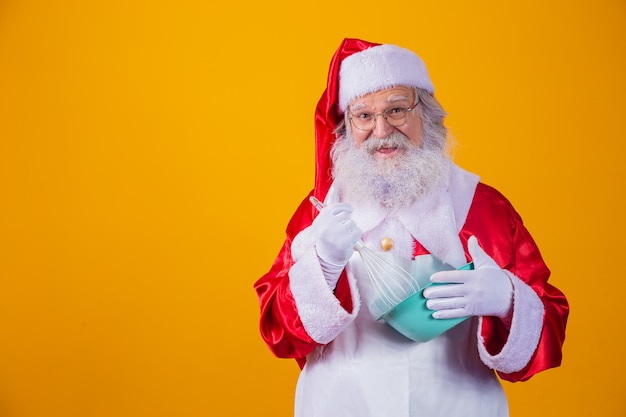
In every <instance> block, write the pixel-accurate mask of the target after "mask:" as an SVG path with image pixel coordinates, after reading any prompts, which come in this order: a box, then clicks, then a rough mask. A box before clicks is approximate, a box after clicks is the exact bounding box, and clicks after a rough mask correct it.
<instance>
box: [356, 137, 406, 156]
mask: <svg viewBox="0 0 626 417" xmlns="http://www.w3.org/2000/svg"><path fill="white" fill-rule="evenodd" d="M363 145H364V147H365V151H367V152H368V153H370V154H371V153H374V152H377V151H379V150H381V149H383V148H398V149H408V148H409V147H410V146H411V142H409V138H407V137H406V136H404V135H403V134H402V133H400V132H394V133H392V134H390V135H389V136H387V137H386V138H384V139H380V138H378V137H376V136H374V135H372V136H370V137H369V138H368V139H367V140H366V141H365V142H364V143H363Z"/></svg>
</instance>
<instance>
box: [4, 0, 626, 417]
mask: <svg viewBox="0 0 626 417" xmlns="http://www.w3.org/2000/svg"><path fill="white" fill-rule="evenodd" d="M343 37H360V38H364V39H367V40H370V41H375V42H385V43H396V44H399V45H402V46H405V47H408V48H410V49H413V50H415V51H416V52H418V53H419V54H420V55H421V56H422V57H423V58H424V60H425V61H426V63H427V65H428V67H429V71H430V73H431V77H432V79H433V81H434V83H435V86H436V95H437V97H438V98H439V100H440V101H441V102H442V103H443V105H444V107H445V108H446V109H447V111H448V112H449V114H450V116H449V118H448V119H447V124H448V126H449V128H450V131H451V134H452V136H454V138H455V140H456V142H457V148H456V152H455V160H456V161H457V162H458V163H459V164H460V165H462V166H463V167H465V168H467V169H469V170H471V171H474V172H477V173H479V174H480V175H481V176H482V179H483V181H485V182H487V183H489V184H491V185H494V186H496V187H497V188H498V189H500V190H501V191H502V192H503V193H504V194H505V195H507V196H508V197H509V199H510V200H511V201H512V202H513V204H514V205H515V206H516V208H517V209H518V210H519V211H520V213H521V214H522V216H523V218H524V220H525V222H526V224H527V226H528V227H529V229H530V230H531V232H532V233H533V235H534V237H535V238H536V240H537V242H538V244H539V246H540V247H541V248H542V252H543V254H544V257H545V259H546V261H547V263H548V264H549V266H550V267H551V269H552V271H553V276H552V282H553V283H554V284H555V285H557V286H558V287H559V288H561V289H562V290H563V291H564V292H565V293H566V294H567V295H568V297H569V300H570V302H571V307H572V312H571V316H570V322H569V327H568V332H567V340H566V344H565V349H564V355H565V356H564V361H563V365H562V367H560V368H557V369H553V370H549V371H547V372H544V373H542V374H539V375H537V376H535V377H533V378H532V379H531V380H530V381H528V382H524V383H516V384H510V383H505V389H506V391H507V394H508V396H509V398H510V405H511V414H512V416H517V417H522V416H527V415H534V416H589V415H602V416H623V415H626V401H625V400H624V392H623V391H624V390H623V383H622V382H621V381H622V379H623V375H624V374H625V373H626V362H625V361H624V360H623V351H624V348H623V345H622V340H623V336H622V333H623V331H624V324H623V323H624V322H623V317H624V307H623V306H624V294H625V293H626V289H625V288H624V287H625V285H624V280H623V275H624V273H623V271H622V269H623V266H622V259H623V256H624V250H625V247H624V246H625V245H624V243H623V242H624V241H623V236H624V233H625V231H626V230H625V227H624V219H623V217H624V213H625V212H626V207H625V203H624V199H623V197H622V194H623V192H624V174H623V172H624V171H623V166H624V151H625V150H626V146H625V145H624V134H623V131H624V123H625V122H624V120H625V119H624V111H625V106H624V97H626V81H625V79H626V77H625V74H626V57H625V53H626V48H625V46H626V3H625V2H624V1H623V0H598V1H594V2H589V1H580V0H578V1H569V2H562V1H547V0H530V1H525V2H500V1H495V0H492V1H474V2H469V1H440V2H435V1H432V2H419V1H413V2H404V1H402V2H397V1H396V2H380V1H370V0H365V1H358V2H350V1H349V2H344V1H331V0H319V1H310V2H303V3H298V2H291V1H286V0H283V1H274V2H271V1H270V2H269V3H268V2H252V1H246V2H241V1H237V0H235V1H228V2H226V1H223V2H217V1H211V0H209V1H190V0H180V1H176V2H170V1H161V0H153V1H147V0H134V1H122V0H107V1H104V0H94V1H82V0H58V1H45V0H39V1H37V0H22V1H20V0H1V1H0V415H1V416H3V417H48V416H49V417H56V416H63V417H103V416H107V417H112V416H115V417H131V416H132V417H143V416H145V417H160V416H168V417H170V416H177V417H178V416H184V417H195V416H249V415H254V416H272V417H280V416H290V415H291V410H292V401H293V390H294V385H295V381H296V378H297V375H298V368H297V366H296V364H295V362H294V361H291V360H279V359H276V358H274V357H273V356H272V355H271V354H270V352H269V351H268V350H267V348H266V347H265V345H264V344H263V342H262V341H261V339H260V337H259V335H258V331H257V320H258V305H257V301H256V295H255V293H254V291H253V289H252V284H253V282H254V281H255V280H256V279H257V278H258V277H259V276H261V275H262V274H263V273H265V272H266V271H267V270H268V269H269V267H270V265H271V263H272V261H273V259H274V256H275V255H276V253H277V251H278V249H279V247H280V245H281V243H282V239H283V236H284V235H283V230H284V227H285V225H286V222H287V220H288V219H289V217H290V215H291V213H292V212H293V210H294V209H295V207H296V205H297V204H298V203H299V201H300V200H301V199H302V198H303V197H304V195H305V193H306V192H308V190H309V189H310V188H311V186H312V184H313V111H314V106H315V104H316V102H317V100H318V98H319V95H320V94H321V92H322V90H323V88H324V85H325V80H326V75H327V69H328V63H329V61H330V58H331V56H332V54H333V52H334V51H335V49H336V47H337V46H338V45H339V43H340V41H341V40H342V39H343Z"/></svg>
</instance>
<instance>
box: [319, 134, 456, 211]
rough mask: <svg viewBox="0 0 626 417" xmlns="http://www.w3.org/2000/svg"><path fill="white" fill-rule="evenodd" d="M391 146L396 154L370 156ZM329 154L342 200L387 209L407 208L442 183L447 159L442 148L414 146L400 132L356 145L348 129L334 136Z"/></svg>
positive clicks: (446, 168)
mask: <svg viewBox="0 0 626 417" xmlns="http://www.w3.org/2000/svg"><path fill="white" fill-rule="evenodd" d="M394 146H395V147H398V151H399V152H400V153H399V154H398V155H396V156H393V157H390V158H376V157H375V156H374V154H375V153H376V151H377V150H379V149H380V148H382V147H394ZM331 155H332V159H333V176H334V180H335V183H336V185H337V186H338V188H339V190H340V193H341V194H342V198H343V199H344V200H345V201H348V202H352V203H357V204H358V203H361V204H372V203H375V204H378V205H379V206H381V207H384V208H387V209H389V208H393V209H401V208H407V207H410V206H411V205H412V204H413V203H414V202H415V201H417V199H419V198H420V197H421V196H423V195H425V194H426V193H427V192H428V191H430V190H431V189H433V188H435V187H437V186H439V185H441V184H443V183H444V181H445V179H446V178H447V172H448V166H449V162H450V159H449V158H448V156H447V155H446V153H445V151H442V150H439V149H436V150H426V149H424V148H423V147H420V146H415V145H413V144H412V143H411V142H410V141H409V140H408V138H407V137H406V136H405V135H403V134H402V133H400V132H394V133H392V134H391V135H389V136H387V137H386V138H385V139H379V138H376V137H374V136H371V137H370V138H368V139H367V140H366V141H365V142H363V143H362V145H361V146H360V147H357V146H356V144H355V143H354V140H353V139H352V137H351V135H350V134H349V132H348V133H346V136H345V137H341V138H339V139H337V141H336V142H335V144H334V145H333V150H332V153H331Z"/></svg>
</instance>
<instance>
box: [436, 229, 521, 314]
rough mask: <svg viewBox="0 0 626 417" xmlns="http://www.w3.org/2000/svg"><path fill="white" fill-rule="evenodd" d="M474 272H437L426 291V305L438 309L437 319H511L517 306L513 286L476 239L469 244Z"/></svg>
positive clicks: (472, 238)
mask: <svg viewBox="0 0 626 417" xmlns="http://www.w3.org/2000/svg"><path fill="white" fill-rule="evenodd" d="M467 247H468V250H469V254H470V256H471V257H472V261H473V262H474V269H473V270H455V271H442V272H436V273H434V274H432V275H431V277H430V280H431V282H434V283H438V284H450V285H431V286H430V287H427V288H426V289H425V290H424V297H426V298H427V299H428V301H427V302H426V306H427V307H428V308H429V309H431V310H435V312H434V313H433V317H434V318H436V319H451V318H459V317H466V316H496V317H499V318H501V319H503V320H505V319H509V318H510V315H511V310H512V307H513V284H512V283H511V280H510V279H509V277H508V276H507V275H506V274H505V273H504V271H503V270H502V269H500V267H499V266H498V265H497V264H496V263H495V261H494V260H493V259H491V257H490V256H489V255H487V254H486V253H485V251H484V250H483V249H482V248H481V247H480V245H479V244H478V240H477V239H476V237H474V236H472V237H470V238H469V240H468V242H467Z"/></svg>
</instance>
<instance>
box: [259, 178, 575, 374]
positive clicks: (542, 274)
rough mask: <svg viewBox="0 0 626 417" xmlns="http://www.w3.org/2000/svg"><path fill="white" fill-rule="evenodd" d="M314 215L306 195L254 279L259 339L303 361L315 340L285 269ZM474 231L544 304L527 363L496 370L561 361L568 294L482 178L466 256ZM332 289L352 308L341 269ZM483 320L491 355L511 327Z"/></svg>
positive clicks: (536, 368) (464, 233)
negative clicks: (538, 333)
mask: <svg viewBox="0 0 626 417" xmlns="http://www.w3.org/2000/svg"><path fill="white" fill-rule="evenodd" d="M315 215H316V210H315V209H314V207H313V206H312V205H311V204H310V203H309V201H308V196H307V198H306V199H305V200H303V202H302V203H301V204H300V207H298V209H297V210H296V212H295V214H294V216H293V217H292V219H291V221H290V223H289V225H288V227H287V231H286V233H287V236H286V239H285V243H284V244H283V247H282V249H281V250H280V252H279V254H278V257H277V258H276V260H275V261H274V264H273V265H272V267H271V269H270V271H269V272H268V273H267V274H265V275H264V276H263V277H261V278H260V279H259V280H258V281H257V282H256V283H255V285H254V287H255V290H256V292H257V294H258V297H259V302H260V307H261V317H260V330H261V335H262V337H263V339H264V340H265V342H266V343H267V345H268V346H269V348H270V350H271V351H272V352H273V353H274V354H275V355H276V356H278V357H282V358H295V359H296V360H297V361H298V363H299V365H300V366H301V367H302V366H303V365H304V363H305V359H306V356H307V355H308V354H309V353H310V352H311V351H312V350H313V349H314V348H315V347H316V346H319V344H318V343H317V342H315V341H314V340H313V339H312V338H311V336H309V334H308V333H307V332H306V330H305V328H304V326H303V324H302V321H301V319H300V316H299V313H298V309H297V307H296V303H295V301H294V297H293V294H292V293H291V290H290V285H289V270H290V269H291V267H292V266H293V264H294V261H293V258H292V256H291V244H292V241H293V239H294V238H295V236H296V235H297V234H298V233H299V232H300V231H301V230H302V229H304V228H305V227H307V226H309V225H310V224H311V223H312V221H313V219H314V217H315ZM472 235H474V236H476V237H477V238H478V241H479V242H480V244H481V246H482V248H483V249H484V250H485V252H486V253H488V254H489V255H490V256H491V257H492V258H493V259H494V260H495V261H496V263H498V265H499V266H500V267H501V268H503V269H506V270H508V271H509V272H511V273H512V274H514V275H515V276H516V277H518V278H519V279H520V280H522V281H523V282H524V283H526V284H527V285H528V286H529V287H530V288H532V290H534V292H535V293H536V294H537V296H538V297H539V299H540V300H541V303H542V304H543V308H544V315H543V324H542V327H541V336H540V338H539V342H538V346H537V349H536V351H535V353H534V354H533V355H532V358H531V359H530V361H529V362H528V364H527V365H526V367H525V368H524V369H522V370H520V371H517V372H512V373H504V372H501V371H498V370H497V369H496V370H497V371H498V374H499V375H500V377H501V378H502V379H505V380H508V381H523V380H526V379H528V378H530V377H531V376H533V375H534V374H536V373H538V372H540V371H543V370H545V369H548V368H552V367H556V366H559V365H560V363H561V356H562V353H561V349H562V345H563V342H564V339H565V326H566V322H567V316H568V313H569V306H568V303H567V299H566V298H565V296H564V294H563V293H562V292H561V291H559V290H558V289H557V288H555V287H554V286H552V285H551V284H550V283H549V282H548V277H549V276H550V271H549V269H548V268H547V266H546V265H545V263H544V261H543V259H542V257H541V254H540V253H539V249H538V248H537V246H536V244H535V242H534V240H533V239H532V237H531V236H530V234H529V232H528V230H527V229H526V228H525V226H524V224H523V223H522V219H521V218H520V216H519V214H518V213H517V212H516V211H515V209H514V208H513V207H512V205H511V204H510V203H509V201H508V200H507V199H506V198H505V197H504V196H503V195H502V194H500V193H499V192H498V191H496V190H495V189H493V188H491V187H489V186H487V185H485V184H482V183H480V184H478V187H477V188H476V192H475V194H474V198H473V200H472V205H471V207H470V210H469V213H468V216H467V219H466V221H465V224H464V226H463V228H462V229H461V232H460V233H459V237H460V239H461V242H462V244H463V247H464V248H465V255H466V258H467V260H468V261H469V260H470V257H469V254H468V252H467V239H468V238H469V237H470V236H472ZM426 253H428V252H427V251H426V249H424V248H423V247H422V246H421V245H420V244H419V242H417V244H416V249H415V253H414V255H422V254H426ZM335 295H336V297H337V298H338V300H339V301H340V303H341V305H342V306H343V308H345V309H346V310H347V311H351V310H352V302H351V297H350V289H349V286H348V281H347V278H346V276H345V274H344V276H342V277H341V279H340V280H339V283H338V285H337V288H336V290H335ZM521 314H523V312H521ZM481 323H482V327H481V329H480V333H481V336H482V342H483V343H484V347H485V349H486V350H487V352H489V354H491V355H496V354H498V352H500V351H501V349H502V348H503V346H504V345H505V343H506V341H507V339H508V336H509V330H508V329H507V328H506V327H505V326H504V325H502V324H501V322H500V321H499V320H498V319H496V318H493V317H483V318H482V320H481Z"/></svg>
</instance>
